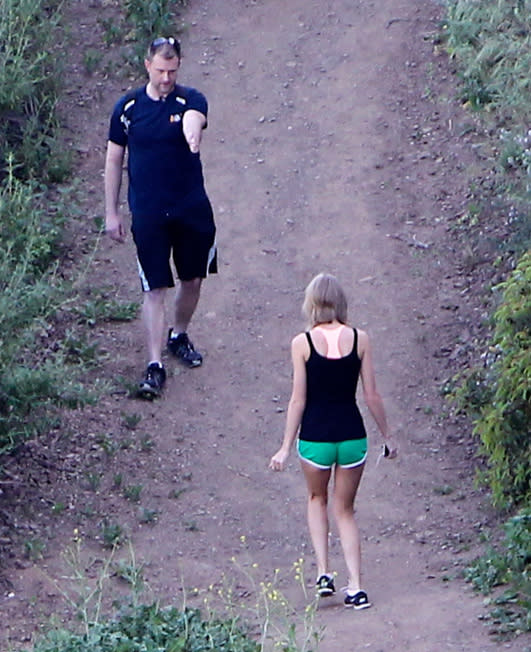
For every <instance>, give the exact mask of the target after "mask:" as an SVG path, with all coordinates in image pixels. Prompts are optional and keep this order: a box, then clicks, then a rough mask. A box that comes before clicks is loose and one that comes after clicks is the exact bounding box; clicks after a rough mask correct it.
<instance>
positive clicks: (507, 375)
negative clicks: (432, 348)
mask: <svg viewBox="0 0 531 652" xmlns="http://www.w3.org/2000/svg"><path fill="white" fill-rule="evenodd" d="M498 290H499V291H500V292H502V293H503V300H502V302H501V304H500V306H499V308H498V309H497V310H496V312H495V313H494V335H493V339H492V343H491V344H490V346H489V349H488V351H489V353H488V355H487V356H486V357H485V368H484V369H483V370H474V371H473V372H472V374H470V375H469V376H468V380H467V382H466V383H464V384H463V385H462V387H461V389H460V391H459V392H458V394H457V395H458V398H459V401H460V403H461V405H465V404H466V405H467V410H468V411H469V412H470V411H471V409H473V410H474V411H475V413H476V414H477V416H476V419H475V422H474V423H475V427H474V433H475V434H476V435H477V436H478V437H479V438H480V441H481V446H482V451H483V452H484V454H485V455H486V456H487V460H488V469H487V470H486V471H485V474H484V475H485V478H486V480H487V481H488V483H489V485H490V488H491V490H492V496H493V502H494V504H495V505H497V506H500V507H508V506H510V505H512V504H515V503H524V504H527V503H528V501H529V500H531V439H530V437H529V423H530V422H531V253H529V254H526V255H524V256H523V257H522V259H521V260H520V263H519V264H518V266H517V267H516V269H515V270H514V272H513V274H512V275H511V276H510V278H509V279H508V280H507V281H505V282H503V283H501V284H500V285H499V286H498Z"/></svg>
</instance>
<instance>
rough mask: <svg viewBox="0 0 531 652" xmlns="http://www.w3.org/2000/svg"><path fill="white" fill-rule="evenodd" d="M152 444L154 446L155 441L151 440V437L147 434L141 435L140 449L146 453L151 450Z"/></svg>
mask: <svg viewBox="0 0 531 652" xmlns="http://www.w3.org/2000/svg"><path fill="white" fill-rule="evenodd" d="M154 446H155V442H154V441H153V438H152V437H150V436H149V435H143V436H142V438H141V440H140V449H141V450H142V451H144V452H145V453H148V452H149V451H151V450H153V447H154Z"/></svg>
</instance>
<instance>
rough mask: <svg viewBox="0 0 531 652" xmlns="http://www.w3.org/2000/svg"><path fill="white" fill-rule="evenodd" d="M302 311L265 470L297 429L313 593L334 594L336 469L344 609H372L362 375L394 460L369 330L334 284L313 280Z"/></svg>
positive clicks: (281, 457) (322, 277) (282, 457)
mask: <svg viewBox="0 0 531 652" xmlns="http://www.w3.org/2000/svg"><path fill="white" fill-rule="evenodd" d="M302 310H303V313H304V315H305V316H306V318H307V320H308V323H309V330H308V331H307V332H304V333H299V335H297V336H296V337H295V338H294V339H293V341H292V343H291V357H292V363H293V388H292V393H291V398H290V401H289V405H288V412H287V419H286V428H285V432H284V440H283V442H282V446H281V447H280V449H279V450H278V451H277V452H276V453H275V454H274V455H273V457H272V458H271V462H270V464H269V467H270V468H271V469H273V470H274V471H281V470H283V469H284V466H285V463H286V460H287V458H288V455H289V452H290V449H291V447H292V445H293V442H294V440H295V438H296V435H297V432H299V439H298V452H299V457H300V459H301V464H302V470H303V473H304V477H305V479H306V484H307V486H308V525H309V529H310V535H311V538H312V543H313V547H314V550H315V555H316V557H317V583H316V587H317V593H318V595H319V596H321V597H325V596H329V595H332V594H333V593H335V587H334V579H333V575H332V574H331V573H330V570H329V567H328V511H327V501H328V483H329V480H330V477H331V475H332V469H334V489H333V496H334V501H333V507H334V515H335V518H336V522H337V526H338V530H339V538H340V540H341V546H342V548H343V554H344V556H345V562H346V565H347V569H348V574H349V579H348V585H347V587H346V589H345V593H346V596H345V606H346V607H354V609H366V608H367V607H370V606H371V605H370V602H369V599H368V597H367V593H366V592H365V591H363V590H362V588H361V578H360V566H361V549H360V537H359V531H358V526H357V524H356V520H355V518H354V499H355V498H356V492H357V490H358V486H359V483H360V480H361V475H362V473H363V468H364V465H365V459H366V457H367V435H366V432H365V427H364V424H363V420H362V417H361V414H360V412H359V409H358V406H357V404H356V387H357V383H358V377H361V382H362V386H363V395H364V398H365V401H366V403H367V406H368V408H369V410H370V412H371V414H372V416H373V417H374V420H375V421H376V424H377V425H378V428H379V429H380V431H381V433H382V436H383V437H384V440H385V444H384V451H385V453H384V454H385V455H386V456H389V457H395V456H396V452H397V451H396V447H395V446H394V444H393V443H392V441H391V440H390V438H389V436H388V432H387V420H386V416H385V410H384V406H383V402H382V398H381V396H380V394H379V393H378V391H377V389H376V383H375V378H374V370H373V366H372V359H371V349H370V343H369V337H368V335H367V333H365V332H363V331H361V330H358V329H355V328H351V327H349V326H347V325H346V322H347V300H346V297H345V293H344V292H343V290H342V288H341V286H340V285H339V283H338V281H337V279H336V278H335V277H334V276H332V275H330V274H319V275H317V276H316V277H315V278H314V279H313V280H312V281H311V282H310V284H309V285H308V287H307V288H306V292H305V298H304V303H303V307H302Z"/></svg>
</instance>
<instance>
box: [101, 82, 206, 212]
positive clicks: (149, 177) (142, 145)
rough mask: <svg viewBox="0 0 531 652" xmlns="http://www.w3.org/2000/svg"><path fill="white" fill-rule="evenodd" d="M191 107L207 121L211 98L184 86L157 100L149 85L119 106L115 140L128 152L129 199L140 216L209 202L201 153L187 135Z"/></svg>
mask: <svg viewBox="0 0 531 652" xmlns="http://www.w3.org/2000/svg"><path fill="white" fill-rule="evenodd" d="M188 109H195V110H197V111H199V112H201V113H202V114H203V115H204V116H205V117H206V116H207V111H208V105H207V101H206V98H205V97H204V95H202V93H200V92H199V91H197V90H195V89H193V88H187V87H186V86H179V85H177V86H176V87H175V89H174V90H173V92H172V93H170V94H169V95H168V96H167V97H166V98H165V99H161V100H152V99H151V98H150V97H149V96H148V95H147V93H146V87H145V86H144V87H143V88H140V89H137V90H136V91H133V92H132V93H128V94H127V95H125V96H124V97H122V98H121V99H120V100H119V101H118V102H117V104H116V106H115V107H114V111H113V114H112V117H111V123H110V129H109V140H110V141H111V142H113V143H116V144H117V145H120V146H122V147H127V148H128V166H127V167H128V173H129V191H128V199H129V208H130V210H131V213H132V214H133V215H134V216H135V217H150V218H156V217H157V216H159V215H160V216H162V215H171V214H172V213H181V212H182V211H183V210H186V207H187V206H193V205H194V204H196V203H198V202H200V201H203V200H204V199H205V198H206V193H205V188H204V181H203V171H202V166H201V159H200V157H199V153H196V154H192V152H190V148H189V146H188V143H187V142H186V140H185V138H184V134H183V125H182V118H183V115H184V113H185V111H187V110H188Z"/></svg>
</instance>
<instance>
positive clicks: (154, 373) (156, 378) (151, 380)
mask: <svg viewBox="0 0 531 652" xmlns="http://www.w3.org/2000/svg"><path fill="white" fill-rule="evenodd" d="M165 382H166V370H165V369H164V367H163V366H162V365H161V364H159V363H158V362H152V363H151V364H150V365H149V366H148V368H147V370H146V375H145V376H144V379H143V380H142V381H141V382H140V384H139V386H138V396H140V397H141V398H147V399H154V398H155V397H156V396H159V395H160V393H161V391H162V388H163V387H164V383H165Z"/></svg>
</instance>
